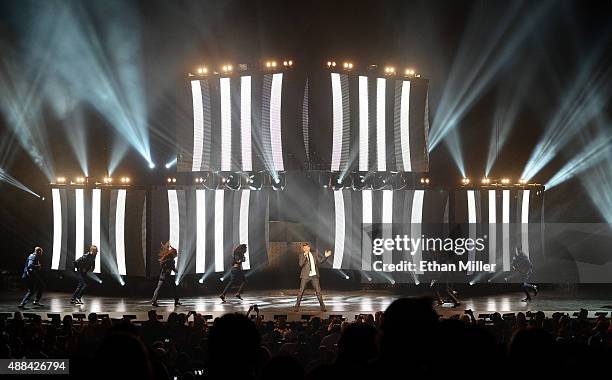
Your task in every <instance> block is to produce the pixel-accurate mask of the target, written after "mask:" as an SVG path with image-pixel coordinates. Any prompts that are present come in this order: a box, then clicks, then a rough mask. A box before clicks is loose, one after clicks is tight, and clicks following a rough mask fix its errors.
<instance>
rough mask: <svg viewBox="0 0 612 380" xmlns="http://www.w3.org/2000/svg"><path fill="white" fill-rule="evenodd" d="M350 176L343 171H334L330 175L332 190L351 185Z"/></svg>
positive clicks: (346, 187)
mask: <svg viewBox="0 0 612 380" xmlns="http://www.w3.org/2000/svg"><path fill="white" fill-rule="evenodd" d="M351 179H352V178H351V176H350V175H347V174H344V173H336V174H334V175H333V176H332V181H331V187H332V189H333V190H342V189H348V188H350V187H351V186H352V183H351V182H352V181H351Z"/></svg>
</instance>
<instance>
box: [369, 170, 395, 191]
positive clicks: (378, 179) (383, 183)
mask: <svg viewBox="0 0 612 380" xmlns="http://www.w3.org/2000/svg"><path fill="white" fill-rule="evenodd" d="M392 176H393V174H389V173H386V172H378V173H375V174H374V181H373V184H372V189H373V190H392V187H391V177H392Z"/></svg>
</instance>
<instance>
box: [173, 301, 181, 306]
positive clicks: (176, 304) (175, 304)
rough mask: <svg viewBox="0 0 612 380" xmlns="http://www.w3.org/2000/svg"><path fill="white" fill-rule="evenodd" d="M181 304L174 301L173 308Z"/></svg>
mask: <svg viewBox="0 0 612 380" xmlns="http://www.w3.org/2000/svg"><path fill="white" fill-rule="evenodd" d="M181 305H182V303H180V302H179V301H174V306H181Z"/></svg>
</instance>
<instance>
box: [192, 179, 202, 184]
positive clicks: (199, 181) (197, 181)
mask: <svg viewBox="0 0 612 380" xmlns="http://www.w3.org/2000/svg"><path fill="white" fill-rule="evenodd" d="M194 182H195V183H198V184H202V183H204V178H202V177H198V178H195V179H194Z"/></svg>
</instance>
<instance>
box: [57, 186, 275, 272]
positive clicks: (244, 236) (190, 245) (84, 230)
mask: <svg viewBox="0 0 612 380" xmlns="http://www.w3.org/2000/svg"><path fill="white" fill-rule="evenodd" d="M150 194H151V195H150V198H149V199H147V191H145V190H132V189H91V188H86V189H78V188H76V189H75V188H68V187H65V188H53V189H52V202H53V222H54V223H53V250H52V253H51V260H50V268H51V269H55V270H68V271H70V270H72V269H73V262H74V260H75V258H77V257H79V256H80V255H82V254H83V253H84V252H86V251H87V250H88V249H89V246H90V244H93V245H96V246H97V247H98V249H99V251H100V254H99V255H98V256H97V257H96V258H97V262H96V267H95V270H94V273H102V274H110V275H114V276H153V277H155V276H157V275H158V274H159V262H158V253H159V245H160V243H161V242H164V241H168V240H169V241H170V242H171V244H172V245H173V246H174V247H175V248H177V250H178V252H179V258H178V259H177V270H178V272H179V274H181V275H183V274H194V273H200V274H204V273H213V272H226V271H228V270H229V269H230V267H231V263H230V260H231V252H232V250H233V248H234V247H235V246H236V245H238V244H240V243H246V244H247V245H248V248H249V249H248V252H247V254H246V258H247V261H246V262H245V264H244V268H245V269H254V268H257V267H260V266H263V265H265V264H266V263H267V244H268V238H267V236H268V192H267V191H265V190H263V191H249V190H243V191H225V190H204V189H195V187H181V188H173V189H168V188H153V189H152V190H151V191H150ZM147 202H150V204H149V205H147ZM147 209H149V210H151V211H150V214H147V212H146V210H147ZM148 243H150V247H151V248H150V250H149V257H147V253H146V252H147V244H148Z"/></svg>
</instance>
